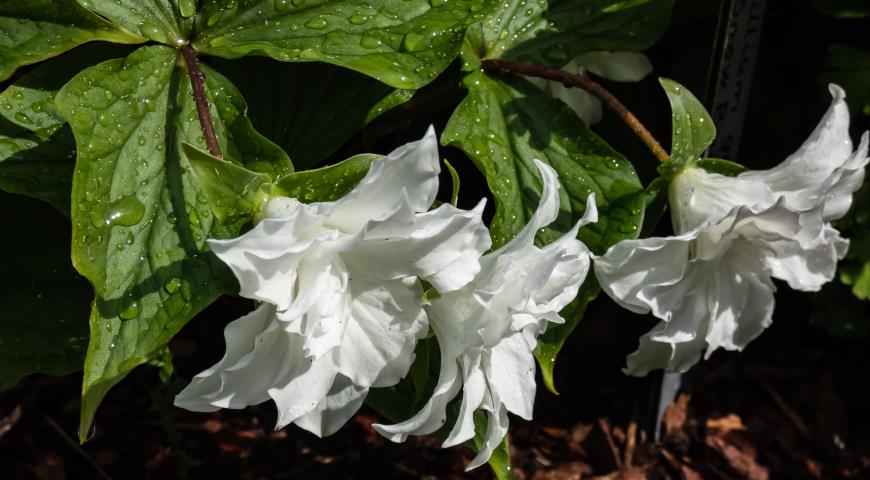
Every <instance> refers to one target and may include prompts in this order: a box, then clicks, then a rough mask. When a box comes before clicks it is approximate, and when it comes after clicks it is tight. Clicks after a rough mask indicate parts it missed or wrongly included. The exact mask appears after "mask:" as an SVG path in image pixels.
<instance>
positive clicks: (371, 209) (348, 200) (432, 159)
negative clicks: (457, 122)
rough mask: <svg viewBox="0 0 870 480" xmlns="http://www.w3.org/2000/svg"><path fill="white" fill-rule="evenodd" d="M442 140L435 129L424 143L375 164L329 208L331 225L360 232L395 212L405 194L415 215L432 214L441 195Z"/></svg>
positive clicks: (405, 147) (406, 147) (402, 149)
mask: <svg viewBox="0 0 870 480" xmlns="http://www.w3.org/2000/svg"><path fill="white" fill-rule="evenodd" d="M440 172H441V167H440V165H439V163H438V139H437V138H436V137H435V130H434V129H433V128H432V127H429V129H428V130H427V131H426V135H425V136H424V137H423V139H422V140H419V141H417V142H411V143H407V144H405V145H403V146H401V147H399V148H397V149H396V150H394V151H393V152H392V153H390V154H389V155H387V156H385V157H383V158H381V159H378V160H375V161H374V162H372V165H371V167H370V168H369V171H368V173H367V174H366V176H365V177H364V178H363V179H362V180H360V182H359V184H357V186H356V187H354V189H353V190H351V191H350V192H349V193H348V194H347V195H345V196H344V197H342V198H341V199H339V200H336V201H335V202H332V203H324V204H322V205H323V206H324V207H325V208H328V209H329V210H330V211H331V213H330V214H329V220H328V223H329V224H330V225H333V226H336V227H338V228H339V229H341V230H343V231H345V232H358V231H360V230H361V229H362V228H363V226H365V224H366V222H368V221H369V220H378V219H382V218H384V217H385V216H386V215H388V214H390V213H391V212H393V211H394V210H395V209H396V208H397V207H398V206H399V204H400V203H401V202H402V197H403V194H402V192H403V191H404V192H405V194H406V195H407V198H408V199H409V202H410V207H411V209H412V210H413V211H414V212H425V211H426V210H429V207H430V206H431V205H432V202H434V201H435V195H436V194H437V193H438V174H439V173H440Z"/></svg>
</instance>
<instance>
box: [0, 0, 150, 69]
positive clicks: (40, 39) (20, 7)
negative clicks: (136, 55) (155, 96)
mask: <svg viewBox="0 0 870 480" xmlns="http://www.w3.org/2000/svg"><path fill="white" fill-rule="evenodd" d="M98 40H104V41H107V42H115V43H141V42H143V41H144V40H145V39H143V38H141V37H139V36H137V35H134V34H131V33H129V32H125V31H122V30H119V29H117V28H116V27H115V26H113V25H112V24H110V23H109V22H107V21H105V20H103V19H102V18H100V17H99V16H97V15H94V14H93V13H91V12H89V11H87V10H86V9H84V8H82V7H81V5H79V4H78V3H77V2H76V0H26V1H24V0H2V1H0V80H5V79H7V78H9V76H11V75H12V73H13V72H14V71H15V70H16V69H17V68H18V67H20V66H22V65H30V64H33V63H36V62H40V61H42V60H45V59H47V58H51V57H54V56H56V55H60V54H61V53H63V52H65V51H67V50H70V49H72V48H74V47H76V46H78V45H81V44H83V43H87V42H94V41H98Z"/></svg>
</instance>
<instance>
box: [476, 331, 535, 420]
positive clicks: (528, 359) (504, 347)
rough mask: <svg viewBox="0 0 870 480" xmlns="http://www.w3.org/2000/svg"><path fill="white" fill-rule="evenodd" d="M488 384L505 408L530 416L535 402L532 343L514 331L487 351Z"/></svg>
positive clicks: (529, 418)
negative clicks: (488, 353)
mask: <svg viewBox="0 0 870 480" xmlns="http://www.w3.org/2000/svg"><path fill="white" fill-rule="evenodd" d="M486 375H487V381H488V382H489V386H490V388H491V389H492V390H494V391H495V393H496V394H497V396H498V398H499V399H500V400H501V401H502V403H504V405H505V407H507V409H508V411H509V412H511V413H514V414H516V415H519V416H520V417H522V418H524V419H526V420H531V419H532V409H533V407H534V404H535V357H534V356H533V355H532V349H531V346H530V345H529V344H528V343H527V342H526V340H525V338H523V335H522V333H520V332H517V333H514V334H513V335H510V336H508V337H506V338H505V339H503V340H502V341H501V342H499V343H498V345H496V346H495V347H493V348H492V350H491V351H490V355H489V359H488V361H487V363H486Z"/></svg>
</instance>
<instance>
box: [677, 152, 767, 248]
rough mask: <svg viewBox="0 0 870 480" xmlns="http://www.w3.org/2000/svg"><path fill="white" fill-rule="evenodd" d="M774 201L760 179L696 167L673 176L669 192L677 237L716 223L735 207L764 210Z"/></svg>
mask: <svg viewBox="0 0 870 480" xmlns="http://www.w3.org/2000/svg"><path fill="white" fill-rule="evenodd" d="M775 202H776V197H775V196H774V195H773V193H772V192H771V191H770V189H769V188H768V187H767V185H766V184H765V183H764V182H762V181H760V180H757V179H751V178H743V177H726V176H725V175H719V174H718V173H709V172H707V171H705V170H703V169H701V168H695V167H690V168H687V169H685V170H684V171H683V172H681V173H680V174H679V175H677V176H676V177H674V179H673V181H671V185H670V188H669V189H668V203H669V204H670V206H671V220H672V222H673V224H674V231H675V232H676V233H677V234H678V235H681V234H684V233H688V232H691V231H692V230H695V229H697V228H701V227H703V226H705V225H709V224H712V223H716V222H718V221H719V220H721V219H723V218H725V217H726V216H727V215H728V214H729V213H730V212H731V210H733V209H734V208H735V207H738V206H741V205H747V206H752V207H757V208H765V207H768V206H770V205H773V204H774V203H775Z"/></svg>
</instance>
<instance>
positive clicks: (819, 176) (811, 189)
mask: <svg viewBox="0 0 870 480" xmlns="http://www.w3.org/2000/svg"><path fill="white" fill-rule="evenodd" d="M829 89H830V91H831V95H832V96H833V101H832V102H831V106H830V107H829V108H828V111H827V112H826V113H825V115H824V116H823V117H822V120H821V122H819V124H818V126H817V127H816V129H815V130H814V131H813V133H812V134H811V135H810V137H809V138H808V139H807V140H806V142H804V144H803V145H802V146H801V147H800V149H799V150H798V151H797V152H795V153H793V154H792V155H791V156H789V157H788V158H786V159H785V161H783V162H782V163H780V164H779V165H777V166H776V167H774V168H771V169H769V170H760V171H748V172H744V173H742V174H740V176H739V177H740V178H743V179H750V180H756V181H762V182H764V183H766V184H767V185H769V187H770V189H771V190H772V191H773V192H775V193H776V194H777V196H784V197H785V199H786V201H787V203H788V205H789V206H790V207H792V208H793V209H796V210H810V209H813V208H816V207H819V206H821V205H823V204H824V203H826V202H829V203H831V206H830V207H829V208H827V209H826V212H825V214H826V215H825V216H826V219H827V220H832V219H836V218H839V217H841V216H842V215H844V214H845V213H846V211H847V210H848V205H849V204H850V203H851V196H852V193H854V192H855V191H856V190H857V189H858V188H860V186H861V183H862V181H863V177H864V167H865V166H866V165H867V143H866V140H863V139H862V145H861V146H860V147H859V148H858V151H857V152H855V153H853V152H852V140H851V138H850V137H849V107H848V106H847V105H846V100H845V98H846V93H845V92H844V91H843V89H842V88H840V87H838V86H837V85H834V84H831V85H830V86H829ZM865 137H866V135H865Z"/></svg>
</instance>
